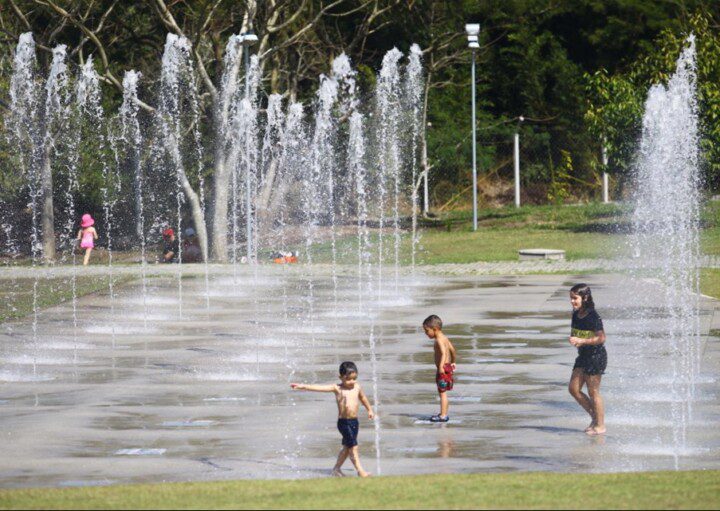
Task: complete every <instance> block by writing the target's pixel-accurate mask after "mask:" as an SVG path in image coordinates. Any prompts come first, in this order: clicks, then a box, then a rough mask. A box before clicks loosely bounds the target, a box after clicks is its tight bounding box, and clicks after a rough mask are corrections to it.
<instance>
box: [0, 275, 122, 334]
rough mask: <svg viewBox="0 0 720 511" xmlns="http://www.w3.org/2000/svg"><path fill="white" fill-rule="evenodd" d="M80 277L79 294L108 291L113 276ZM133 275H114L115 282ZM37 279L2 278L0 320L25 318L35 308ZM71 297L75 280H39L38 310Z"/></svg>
mask: <svg viewBox="0 0 720 511" xmlns="http://www.w3.org/2000/svg"><path fill="white" fill-rule="evenodd" d="M78 273H79V275H78V278H77V281H76V284H75V292H76V295H77V296H78V297H80V296H83V295H87V294H90V293H96V292H98V291H105V290H107V289H108V285H109V284H110V278H109V277H107V276H93V278H91V279H88V278H83V276H82V273H81V272H78ZM133 278H134V277H132V276H127V275H123V276H117V275H116V276H115V278H114V279H113V282H114V284H115V285H120V284H123V283H125V282H128V281H129V280H132V279H133ZM34 286H35V279H29V278H21V279H2V280H0V299H1V300H2V304H1V305H0V323H1V322H5V321H9V320H13V319H18V318H23V317H25V316H28V315H30V314H31V313H32V311H33V287H34ZM71 299H72V281H71V279H70V278H46V277H44V276H43V277H41V278H39V279H38V280H37V305H38V308H39V309H45V308H47V307H53V306H55V305H58V304H61V303H64V302H68V301H70V300H71Z"/></svg>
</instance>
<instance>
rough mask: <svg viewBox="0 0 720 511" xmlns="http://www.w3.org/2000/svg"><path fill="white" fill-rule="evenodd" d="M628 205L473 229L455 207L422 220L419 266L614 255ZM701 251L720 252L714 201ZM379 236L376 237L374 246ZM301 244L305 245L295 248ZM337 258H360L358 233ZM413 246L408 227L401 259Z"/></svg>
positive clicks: (322, 250) (621, 246) (486, 219)
mask: <svg viewBox="0 0 720 511" xmlns="http://www.w3.org/2000/svg"><path fill="white" fill-rule="evenodd" d="M628 213H629V212H628V211H627V209H626V206H622V205H617V204H598V203H595V204H584V205H568V206H524V207H521V208H515V207H512V206H510V207H504V208H492V209H482V210H480V211H479V212H478V230H477V231H473V230H472V211H452V212H449V213H447V214H444V215H442V216H441V217H438V218H436V219H431V220H423V221H422V222H421V225H420V244H419V247H418V252H417V258H416V261H417V262H418V263H419V264H441V263H473V262H478V261H517V260H518V253H517V252H518V250H519V249H521V248H554V249H560V250H565V255H566V258H567V259H569V260H573V259H598V258H612V257H615V256H618V255H621V254H622V253H623V251H625V250H626V244H625V241H626V239H627V234H625V233H627V232H628V230H629V227H630V218H629V214H628ZM702 225H703V230H702V233H701V249H702V251H703V253H705V254H708V255H720V202H709V203H708V204H707V205H706V206H705V207H704V208H703V210H702ZM378 241H379V239H378V235H377V232H375V233H374V234H373V235H372V243H373V247H374V249H375V250H377V246H378ZM383 244H384V249H385V250H384V257H385V260H386V261H393V260H394V257H395V255H394V239H393V235H392V233H391V232H386V234H385V236H384V240H383ZM296 248H300V247H296ZM337 253H338V256H339V259H338V261H339V262H341V263H351V262H354V261H355V258H356V257H357V240H356V239H355V238H354V237H353V236H347V237H342V238H339V239H338V241H337ZM410 253H411V244H410V237H409V235H408V234H407V230H404V231H403V238H402V242H401V247H400V258H401V261H402V263H403V264H408V263H409V262H410ZM331 259H332V256H331V247H330V244H329V243H319V244H316V245H315V246H314V247H313V260H314V262H325V263H327V262H329V261H331Z"/></svg>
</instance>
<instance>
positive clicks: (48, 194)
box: [40, 144, 55, 263]
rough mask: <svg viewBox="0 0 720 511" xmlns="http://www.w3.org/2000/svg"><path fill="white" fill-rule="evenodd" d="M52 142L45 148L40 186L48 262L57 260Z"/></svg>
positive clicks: (43, 231)
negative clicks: (51, 158)
mask: <svg viewBox="0 0 720 511" xmlns="http://www.w3.org/2000/svg"><path fill="white" fill-rule="evenodd" d="M51 150H52V149H51V146H50V144H47V145H46V146H45V148H44V149H43V151H44V154H43V160H42V175H41V178H40V179H41V181H40V186H41V190H42V211H41V224H42V236H43V240H42V244H43V259H44V260H45V262H46V263H54V262H55V211H54V206H53V179H52V167H51V165H50V151H51Z"/></svg>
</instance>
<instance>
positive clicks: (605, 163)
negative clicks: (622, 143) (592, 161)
mask: <svg viewBox="0 0 720 511" xmlns="http://www.w3.org/2000/svg"><path fill="white" fill-rule="evenodd" d="M602 165H603V175H602V184H603V186H602V191H603V202H604V203H605V204H607V203H608V202H610V193H609V191H608V173H607V168H608V154H607V147H605V144H604V143H603V146H602Z"/></svg>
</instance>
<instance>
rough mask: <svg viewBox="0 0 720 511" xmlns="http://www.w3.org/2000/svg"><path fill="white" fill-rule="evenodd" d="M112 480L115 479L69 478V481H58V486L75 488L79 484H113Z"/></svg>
mask: <svg viewBox="0 0 720 511" xmlns="http://www.w3.org/2000/svg"><path fill="white" fill-rule="evenodd" d="M114 482H115V481H108V480H105V481H82V480H77V481H73V480H70V481H60V483H58V486H60V487H62V488H75V487H80V486H109V485H111V484H113V483H114Z"/></svg>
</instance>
